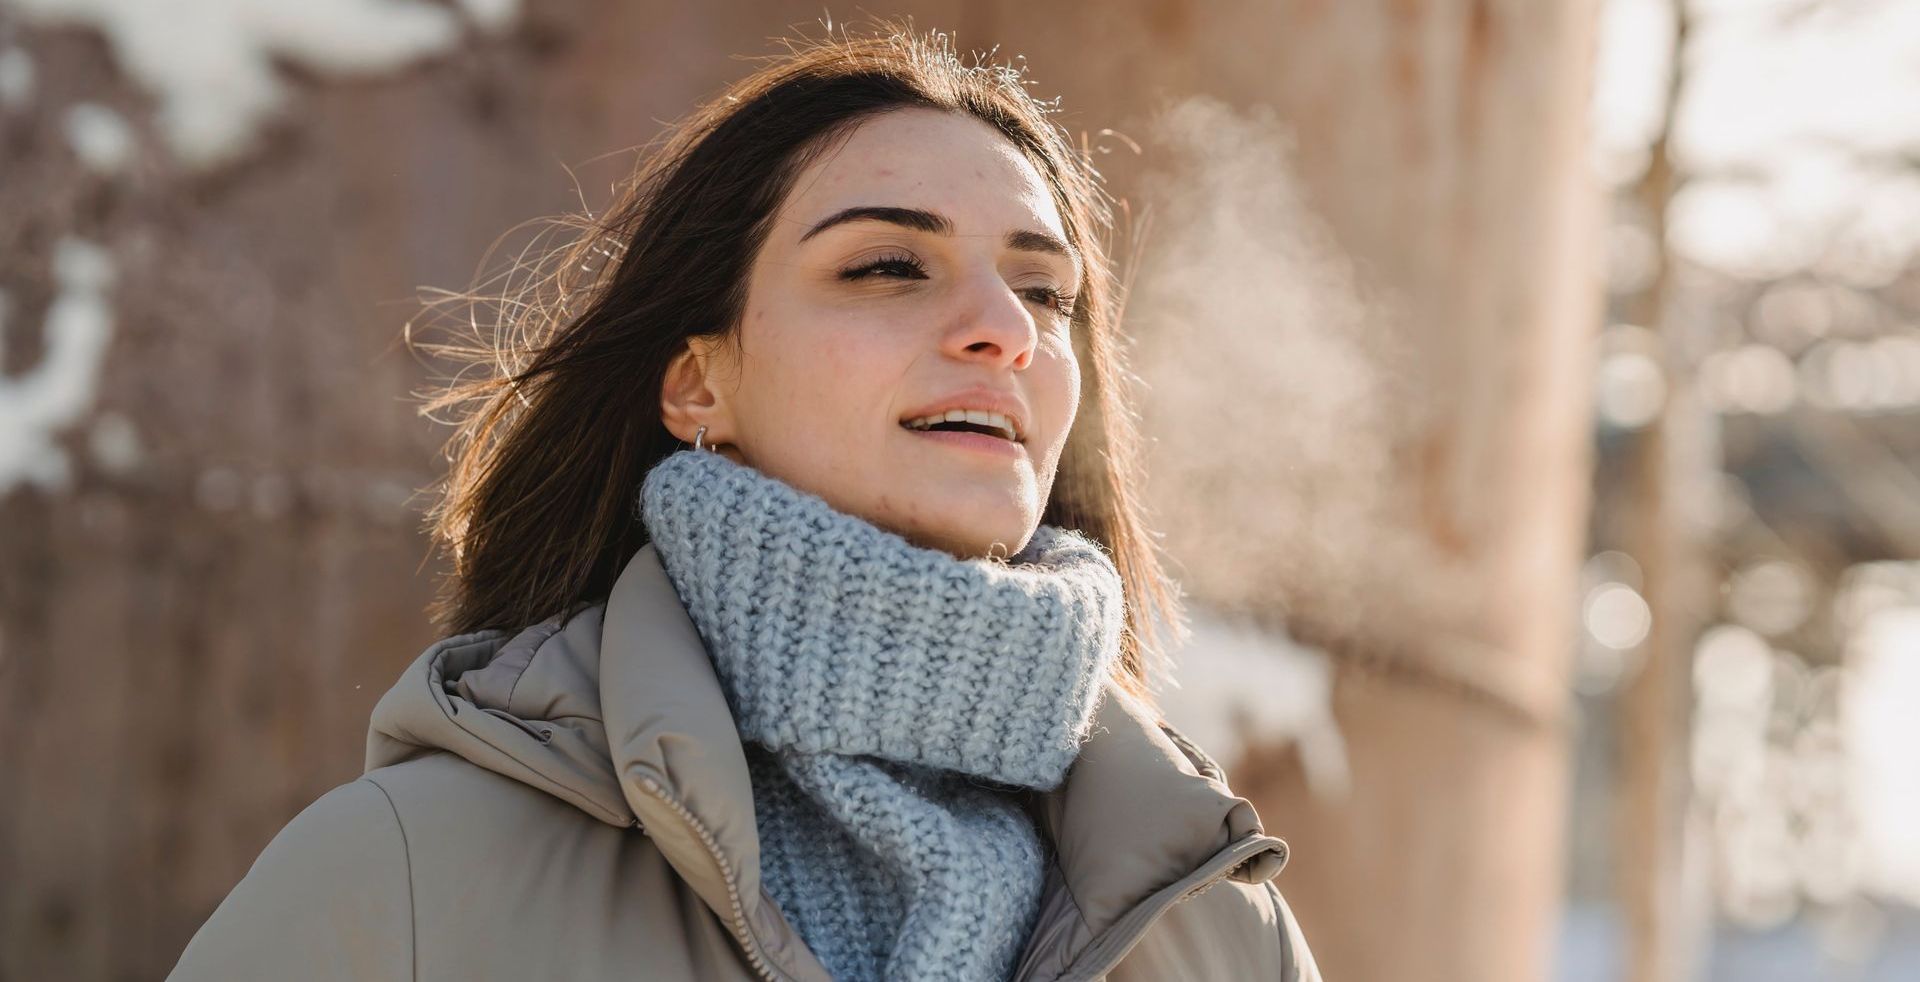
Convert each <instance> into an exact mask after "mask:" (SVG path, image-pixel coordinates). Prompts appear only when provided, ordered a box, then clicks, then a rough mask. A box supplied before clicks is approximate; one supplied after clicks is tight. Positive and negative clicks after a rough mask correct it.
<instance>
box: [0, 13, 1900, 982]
mask: <svg viewBox="0 0 1920 982" xmlns="http://www.w3.org/2000/svg"><path fill="white" fill-rule="evenodd" d="M865 12H871V13H876V14H882V15H911V16H912V17H913V18H914V22H915V24H916V25H917V26H918V27H919V28H921V29H934V30H940V31H945V32H949V33H951V34H952V36H953V38H954V42H955V45H956V47H958V48H959V49H960V50H962V51H963V52H964V51H978V52H981V53H982V54H984V55H988V56H989V57H991V58H992V59H995V60H1002V61H1006V60H1012V61H1015V62H1023V63H1024V64H1025V65H1026V67H1027V68H1028V69H1029V72H1030V77H1031V79H1032V81H1033V86H1034V92H1035V94H1036V95H1038V96H1040V97H1042V98H1043V99H1051V98H1054V97H1056V96H1057V97H1058V98H1059V100H1060V101H1059V104H1058V105H1059V110H1060V111H1059V113H1058V114H1057V116H1056V119H1058V121H1059V122H1060V123H1061V124H1062V125H1063V126H1066V127H1067V128H1068V129H1069V130H1070V131H1071V132H1073V133H1074V134H1075V136H1076V138H1077V139H1080V140H1081V141H1082V142H1083V143H1084V144H1085V145H1086V146H1087V147H1088V148H1089V150H1090V151H1091V152H1093V153H1094V154H1095V155H1096V157H1097V162H1098V164H1099V166H1100V168H1101V170H1102V172H1103V173H1104V174H1105V175H1106V177H1107V180H1108V183H1109V187H1110V189H1111V190H1112V192H1113V193H1114V195H1115V196H1116V197H1118V198H1120V199H1122V200H1123V201H1124V202H1125V206H1126V207H1125V210H1124V212H1123V218H1124V219H1125V224H1126V227H1125V228H1124V229H1122V230H1121V233H1120V234H1119V235H1118V236H1117V237H1116V243H1115V248H1116V253H1117V254H1118V255H1120V256H1122V257H1123V258H1124V260H1125V272H1127V273H1128V274H1129V275H1131V277H1132V280H1133V288H1132V292H1131V294H1130V298H1129V302H1128V308H1127V317H1126V324H1127V326H1128V329H1129V330H1130V331H1131V333H1132V335H1133V336H1134V338H1135V343H1134V346H1133V348H1132V361H1133V367H1134V370H1135V372H1136V373H1137V374H1138V376H1139V377H1140V380H1141V382H1142V393H1141V395H1142V398H1141V401H1140V413H1141V418H1142V422H1143V425H1144V427H1145V429H1146V430H1147V432H1148V434H1149V436H1150V437H1151V438H1152V440H1153V442H1152V445H1151V448H1150V451H1149V456H1150V464H1151V469H1152V472H1153V474H1154V477H1153V483H1152V485H1151V486H1150V487H1149V488H1148V497H1149V500H1150V501H1151V503H1152V506H1153V509H1154V514H1155V521H1156V522H1157V526H1158V527H1159V528H1160V529H1162V530H1164V532H1165V537H1164V540H1163V544H1164V546H1165V548H1166V550H1167V552H1168V554H1169V555H1170V556H1171V558H1172V559H1173V560H1174V562H1175V567H1176V570H1177V572H1178V575H1179V576H1180V578H1181V580H1182V582H1183V584H1184V585H1185V588H1186V591H1187V593H1188V597H1189V600H1190V603H1191V606H1192V610H1193V614H1194V625H1193V627H1194V631H1193V635H1192V637H1191V639H1190V640H1189V641H1188V642H1187V643H1186V645H1185V646H1184V647H1183V648H1182V650H1181V651H1180V652H1178V664H1177V672H1176V677H1177V679H1178V681H1179V682H1180V686H1179V687H1178V688H1170V689H1169V690H1168V691H1167V692H1166V693H1165V694H1164V696H1163V703H1164V705H1165V707H1166V709H1167V712H1168V714H1169V716H1170V718H1171V719H1172V720H1173V721H1174V722H1175V723H1176V724H1178V725H1180V726H1182V727H1183V728H1185V729H1187V730H1188V731H1189V732H1190V733H1191V734H1192V735H1193V737H1194V738H1195V739H1196V740H1197V741H1198V742H1199V743H1200V744H1201V746H1203V747H1205V748H1207V749H1209V750H1210V751H1211V752H1212V753H1213V754H1214V755H1215V756H1217V757H1219V758H1220V759H1221V761H1222V763H1223V764H1225V765H1226V767H1227V770H1228V773H1229V774H1230V775H1231V776H1232V779H1233V783H1234V786H1235V788H1236V790H1237V791H1240V792H1241V793H1243V794H1246V795H1248V796H1249V797H1251V798H1253V799H1254V801H1255V803H1256V804H1257V805H1258V807H1259V809H1260V811H1261V814H1262V816H1263V818H1264V819H1265V822H1266V824H1267V826H1268V829H1269V831H1272V832H1275V833H1276V834H1279V835H1281V836H1283V837H1285V838H1287V839H1288V840H1289V841H1290V843H1291V844H1292V846H1293V857H1292V859H1291V860H1290V862H1289V864H1288V866H1287V868H1286V870H1285V871H1284V872H1282V874H1281V875H1280V878H1279V880H1278V881H1277V882H1278V883H1279V885H1280V886H1281V888H1282V890H1283V891H1285V892H1286V894H1287V895H1288V897H1289V899H1290V902H1291V904H1292V906H1293V907H1294V909H1295V911H1296V912H1297V913H1298V915H1299V918H1300V920H1301V922H1302V924H1303V925H1304V927H1305V930H1306V933H1307V935H1308V937H1309V939H1310V941H1311V943H1312V945H1313V947H1314V948H1315V950H1316V953H1317V955H1318V958H1319V960H1320V964H1321V967H1322V969H1323V971H1324V972H1325V974H1326V977H1327V978H1328V979H1329V980H1330V982H1332V980H1337V982H1368V980H1402V979H1411V978H1419V979H1425V980H1443V982H1447V980H1461V982H1469V980H1471V982H1507V980H1515V982H1517V980H1533V979H1548V980H1555V982H1588V980H1596V982H1597V980H1630V982H1677V980H1696V979H1698V980H1715V982H1719V980H1728V982H1732V980H1740V982H1748V980H1760V982H1767V980H1796V982H1797V980H1893V979H1901V980H1913V979H1916V978H1920V425H1916V424H1920V3H1913V2H1910V0H1685V2H1680V0H1553V2H1548V0H1432V2H1424V3H1414V2H1406V0H1344V2H1340V3H1335V2H1332V0H1258V2H1253V0H1216V2H1208V3H1204V4H1203V3H1199V2H1195V0H1110V2H1106V3H1101V4H1097V5H1096V4H1078V5H1070V4H1064V3H1062V4H1032V3H1013V2H1006V0H974V2H969V3H964V4H963V3H959V2H924V3H879V4H876V3H874V2H872V0H868V2H867V3H865V4H863V5H862V6H860V7H858V8H855V7H847V8H836V7H835V6H834V5H831V4H827V5H820V4H816V3H811V2H809V3H773V2H764V0H762V2H741V0H713V2H709V3H706V4H704V5H697V6H696V5H692V4H682V3H664V2H655V0H645V2H629V3H620V2H615V0H553V2H548V3H543V4H540V5H537V6H536V5H533V4H523V3H520V2H518V0H308V2H304V3H284V2H278V0H171V2H166V3H160V2H154V0H0V979H4V980H15V979H18V980H27V979H34V980H38V979H56V978H57V979H102V980H107V979H112V980H119V979H151V978H158V977H159V976H161V975H163V974H164V973H165V972H166V970H167V969H168V968H170V967H171V965H172V964H173V961H174V959H175V958H176V957H177V956H178V954H179V951H180V949H181V948H182V947H183V946H184V945H185V943H186V941H187V939H188V937H189V936H191V934H192V932H193V931H194V930H195V929H196V928H197V927H198V926H199V924H200V923H201V922H202V921H203V920H204V919H205V918H206V916H207V915H208V914H209V913H210V912H211V911H212V909H213V907H214V906H215V905H216V904H217V903H218V902H219V900H220V899H221V898H222V897H224V896H225V894H226V892H227V891H228V890H229V889H231V887H232V886H233V884H234V883H235V882H237V881H238V879H239V878H240V876H241V875H242V874H243V873H244V872H245V871H246V868H247V866H248V864H249V863H251V861H252V859H253V858H254V857H255V856H256V855H257V854H258V852H259V851H260V849H261V848H262V847H263V846H264V845H265V844H266V842H267V840H268V839H270V838H271V837H272V835H273V834H274V833H275V832H276V831H277V830H278V829H279V828H280V827H281V826H282V825H283V824H284V823H285V822H286V821H287V820H288V819H289V818H291V817H292V816H293V815H294V814H295V813H296V812H298V811H299V810H300V809H301V808H303V807H304V806H305V805H306V804H307V803H309V802H310V801H312V800H313V799H314V798H315V797H316V796H318V795H319V794H320V793H321V792H323V791H325V790H326V789H328V788H329V787H332V786H333V785H335V784H337V783H340V782H342V781H345V780H349V779H351V778H352V777H354V776H356V775H357V774H358V773H359V770H360V761H361V753H362V747H363V739H364V732H365V725H366V720H367V714H368V711H369V710H370V709H371V708H372V706H373V703H374V701H375V700H376V699H377V698H378V697H379V695H380V694H381V693H383V692H384V691H385V690H386V689H387V687H388V686H389V685H391V684H392V682H393V680H394V678H395V677H396V676H397V674H398V673H399V671H400V670H401V668H402V667H403V666H404V665H406V664H407V663H408V662H409V661H411V660H412V658H413V657H414V656H415V655H417V654H418V653H419V651H420V650H421V649H422V648H424V647H425V646H426V645H427V644H428V643H430V642H431V641H432V640H433V639H434V635H433V633H432V631H431V629H430V626H429V624H428V622H427V619H426V616H425V613H424V608H425V606H426V604H427V602H428V600H429V599H430V597H431V593H432V588H433V582H434V576H435V575H436V574H437V573H438V572H439V570H440V561H439V559H438V558H437V557H434V556H432V555H431V554H430V553H429V551H428V549H427V545H426V541H425V539H424V538H423V536H422V535H421V533H420V531H419V525H420V514H419V507H420V505H421V499H419V498H417V497H416V496H415V494H414V492H415V491H416V490H417V489H420V488H424V487H426V486H427V485H428V484H429V483H430V482H431V481H432V480H434V478H435V477H436V475H437V470H436V468H437V467H438V466H439V465H440V459H439V456H438V451H439V447H440V442H441V441H442V440H443V439H444V438H445V436H446V433H445V432H444V431H443V430H442V429H441V428H440V427H439V426H437V425H436V424H435V423H434V422H433V421H431V420H428V419H424V418H421V417H420V416H419V415H418V414H417V413H416V412H415V410H414V400H413V399H412V397H411V396H412V393H414V392H416V391H419V390H421V389H422V388H424V387H427V386H430V385H431V384H432V383H433V382H434V381H435V380H436V379H437V378H439V377H440V376H439V374H438V373H437V372H436V366H435V364H434V363H433V362H432V360H431V359H429V358H427V357H425V356H424V355H423V354H421V353H420V352H418V351H415V350H411V349H410V348H409V346H408V345H407V343H406V338H405V337H404V327H405V325H406V323H407V321H408V319H409V318H412V317H415V316H416V315H418V314H419V312H420V310H421V305H422V303H423V302H424V301H427V300H431V299H433V298H434V297H435V296H440V295H441V294H437V293H436V292H435V291H438V290H462V289H465V288H467V287H468V286H470V285H472V284H473V283H474V282H475V280H476V277H479V278H485V277H489V276H493V277H500V276H504V277H506V280H504V281H503V280H500V279H497V278H496V279H495V280H494V281H493V282H494V285H495V286H496V287H498V286H500V285H501V284H502V283H503V282H506V283H510V281H511V275H512V271H513V261H514V257H515V256H516V255H517V254H519V253H520V252H521V251H523V250H526V249H528V248H538V247H539V243H540V240H539V238H538V235H539V232H538V229H537V227H536V226H533V225H529V224H527V223H528V222H529V221H531V220H536V219H540V218H542V217H545V216H553V215H558V214H561V213H565V212H568V211H580V210H587V211H597V209H598V208H599V207H600V206H601V205H603V204H604V203H605V202H606V200H607V199H608V197H609V196H610V192H611V186H612V184H613V182H614V181H616V180H617V179H618V178H619V177H621V176H623V175H624V174H625V173H627V172H628V171H630V170H631V169H632V167H633V166H634V163H635V160H636V155H637V154H638V153H639V152H640V148H641V146H642V145H643V144H645V143H646V142H647V141H648V140H651V139H653V138H654V137H655V136H656V135H657V134H659V132H660V131H661V129H662V127H663V126H664V125H666V123H667V122H668V121H670V120H673V119H675V118H677V117H678V116H680V115H681V114H682V113H684V112H686V111H687V110H688V109H689V108H691V107H692V106H693V105H694V104H695V103H696V102H697V101H699V100H701V99H704V98H707V97H709V96H711V95H712V94H713V93H714V92H716V91H717V90H718V89H719V87H721V86H722V85H724V84H725V83H726V82H728V81H730V80H732V79H734V78H737V77H739V76H740V75H742V74H745V73H746V72H747V71H748V70H749V69H750V68H751V67H752V62H751V61H749V60H746V59H751V58H754V57H760V56H768V55H774V54H777V53H778V52H779V51H780V50H781V48H780V45H779V44H778V43H776V39H777V38H779V37H781V36H791V35H801V34H804V35H814V36H817V35H820V34H822V33H825V32H826V31H827V30H839V29H841V27H842V25H841V23H840V21H841V19H843V18H851V17H856V16H859V15H861V14H863V13H865ZM829 22H831V25H832V26H831V27H829V26H828V24H829ZM503 270H504V273H503V272H502V271H503ZM481 313H484V311H482V312H481ZM1250 680H1252V681H1250Z"/></svg>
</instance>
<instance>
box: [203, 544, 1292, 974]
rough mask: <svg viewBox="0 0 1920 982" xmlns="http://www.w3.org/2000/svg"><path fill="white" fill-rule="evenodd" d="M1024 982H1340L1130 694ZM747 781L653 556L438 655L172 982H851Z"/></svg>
mask: <svg viewBox="0 0 1920 982" xmlns="http://www.w3.org/2000/svg"><path fill="white" fill-rule="evenodd" d="M1028 802H1029V804H1030V805H1031V808H1032V814H1033V816H1034V818H1035V820H1036V822H1037V823H1038V824H1039V828H1040V829H1041V830H1042V831H1043V832H1044V834H1045V835H1046V837H1047V839H1048V841H1049V842H1050V843H1051V844H1052V846H1053V848H1052V849H1051V850H1050V852H1051V853H1052V854H1053V856H1054V860H1055V862H1054V864H1053V867H1052V869H1051V870H1050V871H1049V872H1048V876H1047V882H1046V887H1045V893H1044V895H1043V899H1042V906H1041V912H1040V917H1039V921H1038V925H1037V927H1036V928H1035V930H1034V932H1033V934H1032V935H1031V937H1030V939H1029V941H1028V943H1027V945H1026V948H1025V951H1024V953H1023V955H1022V957H1021V959H1020V963H1019V968H1018V970H1017V972H1016V974H1015V978H1016V979H1017V980H1019V982H1054V980H1069V979H1086V980H1093V979H1102V978H1105V979H1111V980H1115V982H1136V980H1138V982H1144V980H1155V982H1167V980H1180V979H1196V980H1198V979H1206V980H1220V982H1226V980H1236V982H1238V980H1255V979H1272V980H1284V982H1317V980H1318V979H1319V973H1318V971H1317V970H1316V969H1315V967H1314V964H1313V959H1312V957H1311V956H1310V955H1309V954H1308V951H1307V946H1306V944H1305V942H1304V941H1303V940H1302V938H1301V935H1300V932H1299V928H1298V926H1297V925H1296V924H1295V922H1294V919H1293V916H1292V914H1291V913H1290V912H1289V911H1288V910H1287V906H1286V904H1285V903H1284V902H1283V901H1282V900H1281V897H1280V893H1279V891H1278V890H1277V889H1275V887H1274V886H1273V884H1272V883H1271V882H1270V880H1271V878H1272V877H1273V875H1274V874H1275V873H1277V872H1279V871H1280V867H1281V866H1282V865H1284V864H1285V862H1286V855H1287V853H1286V844H1285V843H1284V842H1282V841H1281V840H1279V839H1277V838H1274V837H1272V836H1269V835H1266V834H1264V832H1263V830H1262V828H1261V825H1260V820H1259V818H1258V817H1257V816H1256V815H1255V814H1254V810H1253V807H1252V806H1251V805H1249V804H1248V803H1247V801H1246V800H1244V799H1242V798H1239V797H1236V796H1235V795H1234V794H1233V793H1232V792H1231V791H1230V790H1228V788H1227V786H1226V785H1225V784H1224V783H1223V777H1222V775H1221V773H1220V770H1219V768H1218V767H1216V766H1215V765H1214V763H1213V762H1212V761H1211V760H1209V759H1208V758H1207V757H1206V756H1205V755H1203V754H1202V753H1201V752H1200V751H1198V750H1197V749H1195V748H1194V747H1193V746H1192V745H1191V744H1189V743H1188V742H1187V741H1185V740H1184V739H1183V738H1181V737H1180V736H1179V735H1178V734H1177V733H1175V732H1174V731H1173V730H1171V729H1170V728H1165V727H1162V726H1158V725H1155V724H1154V723H1153V722H1152V718H1151V716H1150V715H1148V714H1147V713H1146V712H1145V711H1144V710H1143V709H1141V708H1140V707H1139V706H1138V705H1137V703H1135V702H1134V701H1133V700H1131V699H1129V698H1128V697H1126V696H1125V695H1124V694H1122V693H1121V691H1120V690H1119V689H1118V688H1115V687H1114V686H1113V685H1112V684H1111V683H1108V686H1107V689H1106V695H1105V697H1104V698H1103V699H1102V701H1101V705H1100V708H1099V710H1098V713H1097V716H1096V719H1095V726H1094V732H1093V735H1092V736H1091V737H1090V738H1089V739H1088V742H1087V743H1086V744H1085V745H1084V746H1083V748H1082V750H1081V753H1080V755H1079V757H1078V758H1077V759H1076V761H1075V763H1074V765H1073V768H1072V770H1071V771H1070V772H1069V774H1068V776H1067V780H1066V783H1065V784H1064V785H1062V786H1061V787H1060V788H1058V789H1056V790H1055V791H1052V792H1048V793H1045V794H1040V793H1033V794H1031V796H1030V798H1029V799H1028ZM759 851H760V844H759V841H758V836H757V834H756V832H755V829H754V819H753V799H752V795H751V789H750V786H749V784H748V778H747V766H746V758H745V755H744V753H743V750H742V748H741V743H740V738H739V735H738V733H737V731H736V730H735V729H734V726H733V722H732V717H731V715H730V713H729V711H728V709H727V705H726V702H725V700H724V698H723V696H722V695H721V689H720V685H719V682H718V680H717V679H716V677H715V675H714V672H713V667H712V663H711V662H710V660H709V659H708V656H707V653H706V650H705V648H704V647H703V646H702V644H701V641H700V637H699V635H698V633H697V632H696V631H695V629H694V627H693V624H692V622H691V621H690V620H689V619H688V617H687V615H686V611H685V609H684V608H683V607H682V606H681V605H680V601H679V598H678V596H677V595H676V594H675V593H674V592H673V588H672V585H671V584H670V583H669V581H668V580H667V577H666V573H665V571H664V570H663V569H662V568H661V565H660V561H659V557H658V554H657V553H656V552H655V551H654V549H653V547H652V546H647V547H645V548H643V549H642V550H641V551H640V552H639V553H637V554H636V555H635V557H634V558H633V559H632V560H631V561H630V562H629V563H628V565H627V567H626V568H625V570H623V572H622V573H621V576H620V578H619V580H618V581H617V582H616V584H615V585H614V588H613V590H612V593H611V596H610V597H609V598H608V600H607V601H606V602H605V603H603V604H597V605H594V606H592V607H588V608H585V609H583V610H581V611H579V612H577V613H576V614H574V615H573V616H572V617H570V618H567V619H565V620H564V621H562V620H561V619H559V618H556V619H554V620H551V621H549V622H547V623H545V624H541V625H538V626H535V627H531V628H528V629H526V630H523V631H520V632H518V633H511V634H510V633H509V632H504V631H487V632H480V633H475V634H467V635H460V636H456V637H451V638H447V639H445V640H442V641H440V642H438V643H436V644H434V645H433V646H432V647H430V648H428V649H427V650H426V652H425V653H423V654H422V655H421V656H420V657H419V659H417V660H416V661H415V662H414V664H413V665H412V666H411V667H410V668H408V669H407V671H406V674H405V675H404V676H402V678H401V679H400V681H399V682H398V683H397V684H396V685H395V686H394V687H393V689H392V690H391V691H389V692H388V693H387V694H386V695H385V696H384V697H383V698H382V699H381V700H380V703H379V705H378V706H377V707H376V708H375V709H374V713H373V720H372V725H371V728H370V732H369V734H368V740H367V762H366V773H365V774H364V775H363V776H362V777H360V778H359V779H358V780H355V781H353V782H350V783H348V784H343V785H341V786H339V787H337V788H334V789H333V790H332V791H329V792H327V793H326V794H325V795H323V796H321V797H320V798H319V799H318V800H316V801H315V802H314V803H313V804H312V805H310V806H308V807H307V809H306V810H305V811H303V812H301V813H300V814H299V815H298V816H296V817H295V818H294V819H293V821H292V822H290V823H288V825H287V826H286V828H285V829H283V830H281V832H280V833H279V835H278V836H276V837H275V838H274V840H273V841H272V842H271V843H269V844H268V846H267V847H266V849H265V851H263V852H262V853H261V855H260V857H259V858H258V859H257V860H256V861H255V862H254V864H253V868H252V869H251V870H250V871H249V872H248V873H247V875H246V877H245V878H244V879H243V880H241V882H240V884H239V885H238V886H236V887H235V888H234V889H233V892H232V893H231V894H229V895H228V896H227V898H226V900H225V901H224V902H222V903H221V904H220V906H219V908H218V909H216V910H215V911H214V912H213V915H212V917H210V918H209V919H208V920H207V922H206V924H205V925H204V926H202V927H201V929H200V931H199V933H197V934H196V935H195V936H194V938H193V940H192V942H191V943H189V944H188V946H187V948H186V951H185V952H184V953H183V954H182V955H181V957H180V961H179V963H178V964H177V965H176V966H175V968H174V970H173V973H172V974H171V975H170V976H169V978H171V979H175V980H181V982H186V980H199V979H222V980H226V979H276V980H306V979H316V980H317V979H372V980H390V979H409V980H411V979H433V980H439V979H462V980H472V979H513V980H528V979H541V980H560V979H580V980H587V979H593V980H613V979H622V980H628V979H725V980H780V982H786V980H806V982H821V980H828V978H829V977H828V975H827V973H826V971H825V970H824V969H823V968H822V966H821V964H820V962H819V960H818V959H817V958H815V957H814V955H813V953H812V952H810V951H808V950H807V947H806V945H805V943H804V942H803V941H802V940H801V938H800V937H799V935H798V934H796V933H795V932H794V931H793V929H792V928H791V927H790V926H789V925H788V924H787V922H786V921H785V919H784V918H782V916H781V914H780V911H779V909H778V908H777V907H776V905H775V904H774V902H773V900H772V898H771V897H769V896H768V895H767V894H766V893H764V892H763V891H762V890H761V887H760V863H759Z"/></svg>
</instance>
